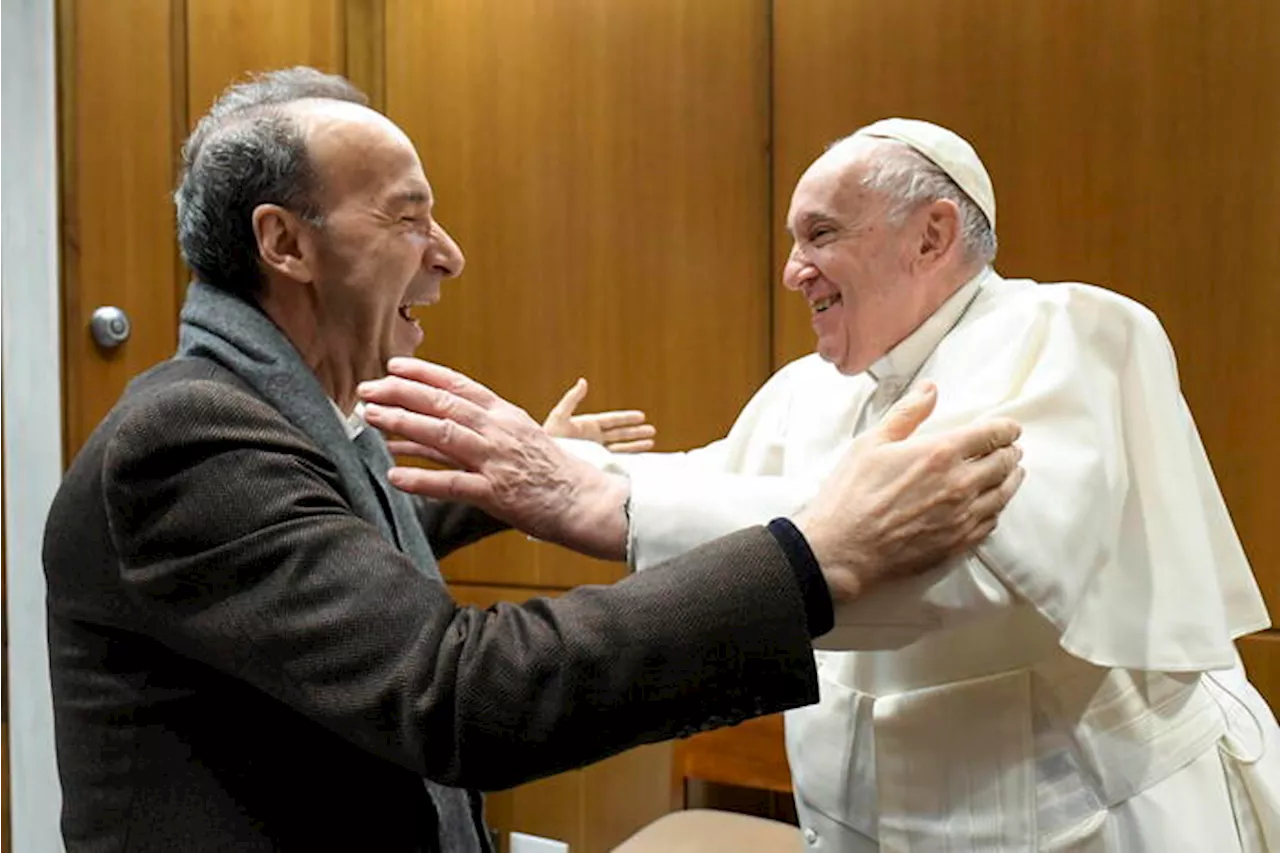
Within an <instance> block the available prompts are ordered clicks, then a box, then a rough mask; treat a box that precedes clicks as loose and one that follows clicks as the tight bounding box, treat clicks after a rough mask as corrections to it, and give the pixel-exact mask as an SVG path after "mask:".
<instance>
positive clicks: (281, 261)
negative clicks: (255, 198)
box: [253, 204, 315, 282]
mask: <svg viewBox="0 0 1280 853" xmlns="http://www.w3.org/2000/svg"><path fill="white" fill-rule="evenodd" d="M253 236H254V239H255V240H257V243H258V257H259V258H260V259H261V260H262V263H263V264H264V265H265V266H266V267H267V269H268V270H272V271H274V272H276V273H277V274H278V275H281V276H284V277H286V278H290V279H293V280H294V281H298V282H310V281H312V280H313V279H314V278H315V271H314V269H313V261H314V258H313V255H312V251H311V248H312V246H311V240H310V239H308V235H307V233H306V223H304V222H303V221H302V218H301V217H300V216H298V215H297V214H296V213H294V212H293V211H292V210H286V209H285V208H283V207H281V206H280V205H278V204H260V205H258V206H257V207H255V208H254V209H253Z"/></svg>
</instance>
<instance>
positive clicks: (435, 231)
mask: <svg viewBox="0 0 1280 853" xmlns="http://www.w3.org/2000/svg"><path fill="white" fill-rule="evenodd" d="M431 238H432V239H431V247H430V248H429V249H428V250H427V253H426V256H425V257H424V258H423V262H424V263H426V264H427V265H428V266H430V267H431V269H432V270H433V271H435V272H437V273H439V274H440V275H442V276H443V277H445V278H454V277H456V276H459V275H462V268H463V267H465V266H466V265H467V259H466V257H464V256H463V254H462V247H461V246H459V245H458V244H457V243H456V242H454V239H453V238H452V237H450V236H449V232H448V231H446V230H444V226H443V225H441V224H440V223H439V222H433V223H432V224H431Z"/></svg>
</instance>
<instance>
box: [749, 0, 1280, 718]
mask: <svg viewBox="0 0 1280 853" xmlns="http://www.w3.org/2000/svg"><path fill="white" fill-rule="evenodd" d="M774 24H775V30H774V45H775V53H774V74H775V76H774V106H775V112H774V117H773V119H774V121H773V127H774V139H775V170H774V191H775V205H774V216H773V221H774V224H775V227H777V228H779V229H780V228H781V225H782V223H783V218H784V215H785V211H786V209H787V204H788V202H789V198H790V192H791V189H792V187H793V185H794V182H795V180H796V179H797V178H798V177H799V175H800V173H801V172H802V171H803V169H804V167H805V166H806V165H807V164H808V162H810V161H811V160H812V158H813V157H815V156H816V155H817V154H818V153H819V152H820V151H821V149H822V147H823V146H824V145H825V144H826V143H827V142H829V141H831V140H832V139H835V138H837V137H839V136H842V135H844V134H846V133H849V132H851V131H852V130H854V129H856V128H857V127H859V126H861V125H863V124H866V123H868V122H870V121H873V120H875V119H877V118H880V117H884V116H890V115H900V116H909V117H917V118H927V119H930V120H933V121H936V122H938V123H940V124H943V125H946V126H948V127H951V128H953V129H955V130H956V131H958V132H960V133H961V134H963V135H964V136H966V137H967V138H968V139H969V140H970V141H972V142H973V143H974V144H975V146H976V147H977V149H978V151H979V152H980V154H981V155H982V156H983V159H984V161H985V162H986V164H987V166H988V169H989V170H990V172H991V174H992V178H993V180H994V182H995V187H996V193H997V198H998V202H999V215H998V220H999V229H998V230H999V236H1000V244H1001V247H1000V255H999V258H998V259H997V267H998V269H999V270H1000V271H1001V272H1002V273H1004V274H1005V275H1009V276H1019V275H1025V276H1030V277H1033V278H1037V279H1040V280H1046V281H1051V280H1079V281H1088V282H1092V283H1095V284H1101V285H1104V286H1107V287H1110V288H1112V289H1114V290H1118V291H1120V292H1123V293H1127V294H1129V295H1132V296H1134V297H1136V298H1137V299H1139V300H1141V301H1143V302H1144V303H1146V304H1147V305H1149V306H1150V307H1151V308H1153V309H1154V310H1155V311H1156V312H1157V313H1158V314H1159V315H1160V317H1161V319H1162V320H1163V321H1164V324H1165V327H1166V328H1167V329H1168V331H1169V334H1170V337H1171V338H1172V340H1173V343H1174V347H1175V349H1176V351H1177V353H1178V356H1179V361H1180V369H1181V373H1182V380H1183V387H1184V389H1185V392H1186V396H1187V398H1188V400H1189V402H1190V405H1191V408H1192V410H1193V411H1194V413H1195V416H1196V420H1197V422H1198V424H1199V426H1200V430H1201V433H1202V435H1203V437H1204V440H1205V443H1206V445H1207V446H1208V449H1209V454H1210V458H1211V459H1212V460H1213V464H1214V468H1215V470H1216V472H1217V475H1218V477H1219V480H1220V482H1221V485H1222V488H1223V491H1224V492H1225V494H1226V497H1227V502H1228V504H1229V506H1230V508H1231V512H1232V515H1233V517H1234V519H1235V521H1236V524H1237V525H1238V527H1239V530H1240V533H1241V535H1242V537H1243V539H1244V542H1245V546H1246V548H1247V550H1248V552H1249V555H1250V558H1251V560H1252V562H1253V565H1254V569H1255V571H1256V572H1257V574H1258V576H1259V578H1260V581H1261V583H1262V585H1263V587H1264V591H1265V594H1266V596H1267V598H1268V601H1269V603H1270V606H1271V608H1272V610H1273V611H1274V612H1280V528H1278V527H1277V526H1276V524H1275V518H1276V510H1277V501H1278V500H1280V499H1278V498H1277V497H1276V491H1275V484H1276V482H1280V449H1277V446H1276V443H1275V441H1274V432H1275V429H1276V424H1278V423H1280V394H1276V393H1275V392H1274V390H1273V388H1274V385H1275V383H1276V365H1277V364H1280V335H1277V325H1278V324H1280V287H1277V282H1278V281H1280V240H1278V239H1277V238H1276V235H1277V233H1280V207H1277V205H1276V204H1275V201H1274V200H1275V199H1276V198H1277V197H1278V196H1280V145H1278V144H1277V143H1276V140H1277V139H1280V87H1277V86H1275V85H1274V81H1276V80H1277V79H1278V78H1277V65H1276V62H1277V60H1276V57H1277V56H1280V4H1277V3H1275V2H1271V0H1233V2H1221V0H1179V2H1164V0H1126V2H1124V3H1116V2H1111V0H1036V2H1024V0H966V2H964V3H954V2H951V0H899V2H895V3H885V2H880V0H787V2H783V3H777V4H775V7H774ZM1264 81H1265V82H1264ZM777 233H778V235H779V236H780V235H781V230H779V231H778V232H777ZM777 246H778V248H777V251H776V252H775V258H774V262H775V264H774V265H775V269H780V268H781V263H782V260H783V257H784V254H785V251H786V248H787V246H788V244H787V243H786V242H785V240H783V239H779V241H778V244H777ZM775 340H776V348H775V358H776V360H777V362H778V363H782V362H784V361H786V360H789V359H791V358H794V357H796V356H798V355H800V354H802V353H805V352H809V351H811V350H812V333H811V331H810V329H809V326H808V320H807V317H806V316H805V311H804V308H803V306H802V304H801V301H800V300H799V299H798V298H796V297H795V296H794V295H793V294H784V295H783V296H782V297H781V298H780V299H779V310H778V312H777V315H776V323H775ZM943 393H945V389H943ZM1272 700H1273V701H1280V693H1273V694H1272Z"/></svg>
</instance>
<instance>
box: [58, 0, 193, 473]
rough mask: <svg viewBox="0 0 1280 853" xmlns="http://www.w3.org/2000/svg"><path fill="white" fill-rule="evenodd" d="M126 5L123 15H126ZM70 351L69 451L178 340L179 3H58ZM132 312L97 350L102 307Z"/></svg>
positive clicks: (165, 0) (65, 333) (159, 0)
mask: <svg viewBox="0 0 1280 853" xmlns="http://www.w3.org/2000/svg"><path fill="white" fill-rule="evenodd" d="M126 13H127V14H126ZM58 18H59V21H58V32H59V36H58V38H59V46H58V47H59V58H58V62H59V81H58V92H59V101H60V103H59V111H60V125H61V126H60V145H61V149H62V150H61V185H62V258H61V261H62V269H63V354H64V364H65V369H64V379H63V382H64V388H63V390H64V395H63V399H64V400H65V424H64V427H65V432H64V436H65V438H64V441H65V446H66V448H67V452H68V455H70V454H71V453H74V452H75V451H76V450H77V449H79V447H80V445H81V444H82V443H83V442H84V440H85V438H87V437H88V435H89V433H90V432H91V431H92V430H93V428H94V426H96V424H97V423H98V421H99V420H101V418H102V417H103V416H104V415H105V414H106V413H107V411H108V410H110V408H111V406H112V405H114V403H115V401H116V398H117V397H118V396H119V395H120V393H121V391H123V390H124V386H125V384H126V383H127V382H128V381H129V380H130V379H132V378H133V376H134V375H136V374H137V373H139V372H141V371H142V370H144V369H146V368H147V367H150V366H151V365H153V364H155V363H156V362H159V361H161V360H163V359H165V358H167V357H169V356H170V355H171V354H172V353H173V347H174V344H175V343H176V341H177V316H178V298H179V296H178V292H177V289H176V288H175V286H174V285H175V278H174V275H175V272H174V271H175V270H176V268H177V265H178V255H177V245H176V241H175V239H174V230H173V206H172V203H171V202H170V200H169V199H170V193H171V192H172V191H173V178H174V175H175V159H174V151H175V142H174V131H175V126H176V125H175V121H174V116H175V106H176V104H177V103H179V102H180V95H179V93H177V92H176V91H175V89H174V86H173V68H174V64H175V61H176V60H180V58H181V57H180V53H175V52H174V51H175V44H174V41H173V39H172V32H173V26H174V22H175V20H176V16H175V6H174V4H172V3H171V2H170V0H130V2H128V3H124V4H121V3H103V2H100V0H63V1H62V2H61V3H60V4H59V7H58ZM102 305H115V306H117V307H119V308H122V309H124V311H125V312H126V313H127V314H128V315H129V316H130V318H131V320H132V325H133V334H132V337H131V338H130V339H129V340H128V341H127V342H126V343H125V344H124V345H123V346H121V347H120V348H118V349H116V350H113V351H109V352H102V351H100V350H99V349H98V347H97V345H96V344H95V343H94V341H93V338H92V337H91V335H90V332H89V321H90V317H91V316H92V314H93V311H94V309H95V308H97V307H99V306H102Z"/></svg>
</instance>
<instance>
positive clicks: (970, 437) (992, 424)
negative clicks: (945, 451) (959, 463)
mask: <svg viewBox="0 0 1280 853" xmlns="http://www.w3.org/2000/svg"><path fill="white" fill-rule="evenodd" d="M1020 435H1022V427H1021V426H1019V425H1018V422H1017V421H1013V420H1010V419H1009V418H995V419H993V420H990V421H985V422H983V423H980V424H974V425H972V426H967V427H964V428H963V429H959V430H956V431H955V433H954V439H955V447H956V451H957V452H958V453H959V455H960V458H961V459H974V458H977V457H979V456H985V455H987V454H988V453H994V452H995V451H997V450H999V449H1000V448H1002V447H1006V446H1008V445H1010V444H1013V443H1014V442H1015V441H1017V440H1018V437H1019V436H1020Z"/></svg>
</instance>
